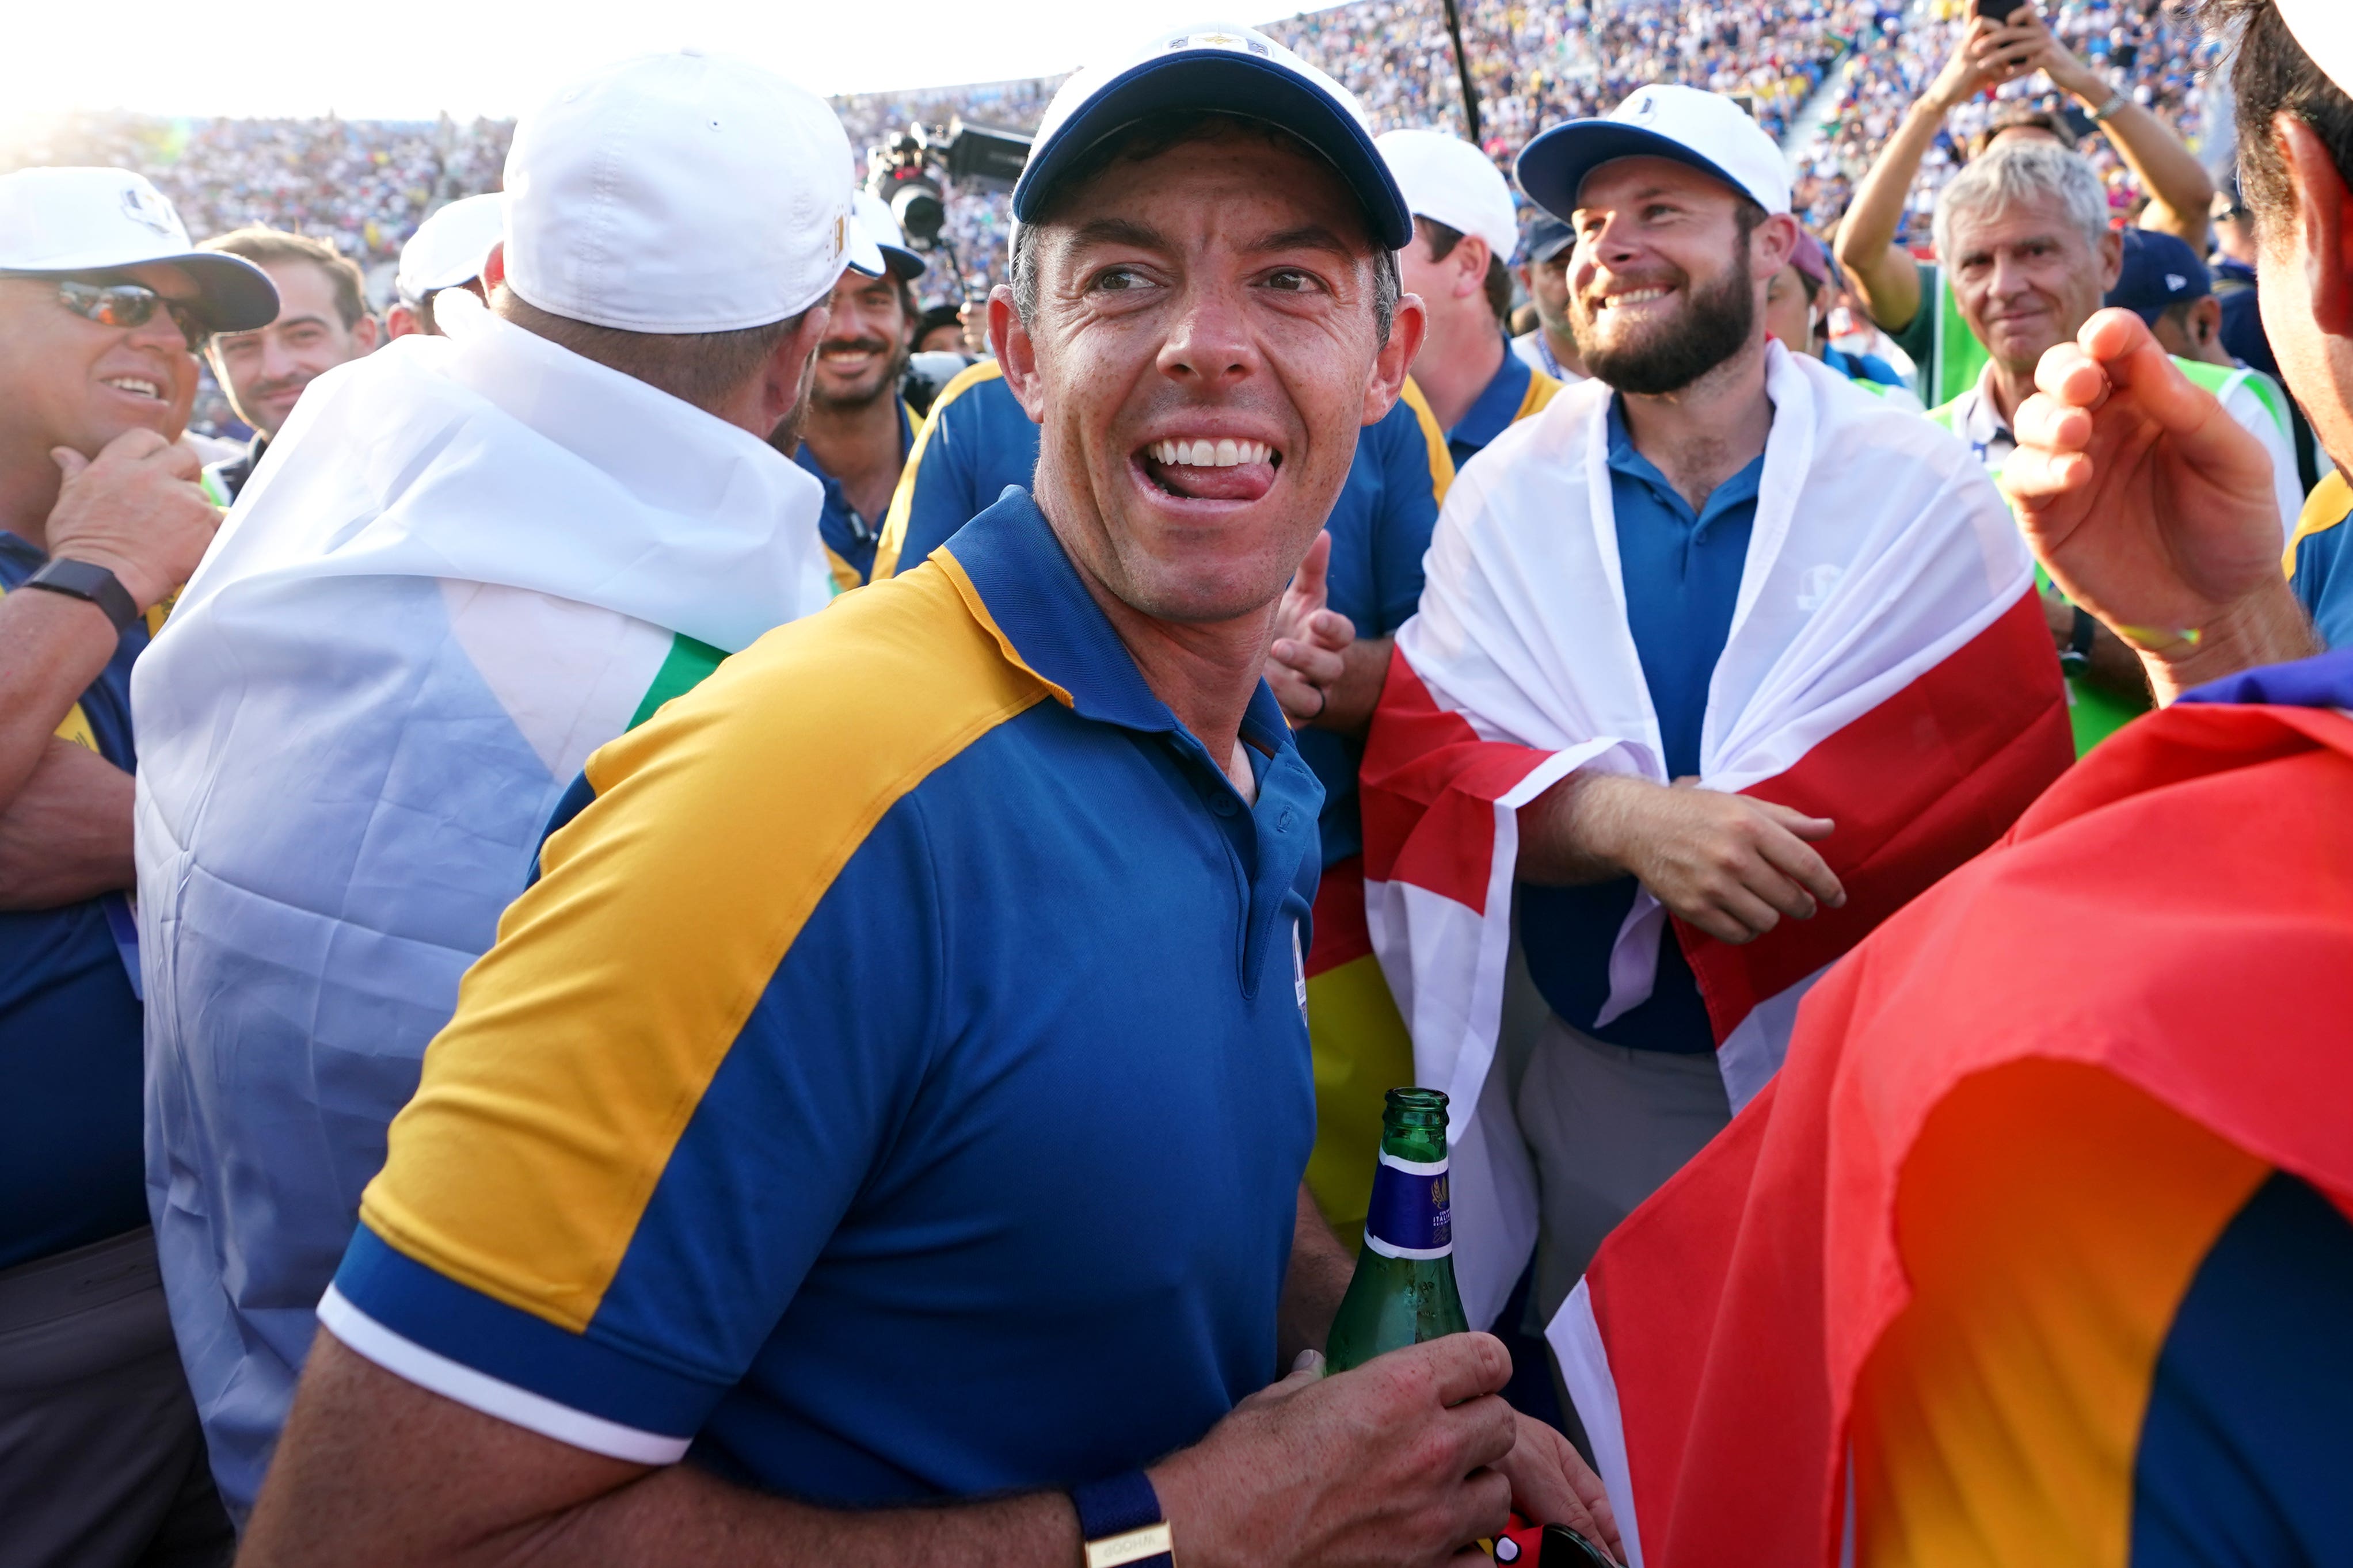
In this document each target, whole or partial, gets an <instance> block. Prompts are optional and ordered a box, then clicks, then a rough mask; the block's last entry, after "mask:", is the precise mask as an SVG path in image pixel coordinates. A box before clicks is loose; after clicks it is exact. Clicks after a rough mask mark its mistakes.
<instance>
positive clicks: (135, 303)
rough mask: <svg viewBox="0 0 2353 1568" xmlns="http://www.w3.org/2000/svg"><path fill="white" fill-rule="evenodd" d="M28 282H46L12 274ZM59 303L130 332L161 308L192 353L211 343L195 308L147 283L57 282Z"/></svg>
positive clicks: (87, 318) (210, 332)
mask: <svg viewBox="0 0 2353 1568" xmlns="http://www.w3.org/2000/svg"><path fill="white" fill-rule="evenodd" d="M8 276H11V277H16V278H23V279H26V281H28V282H37V283H39V282H47V281H49V279H47V278H45V277H42V276H41V275H39V274H37V273H34V274H28V273H22V272H19V273H12V274H8ZM56 283H57V289H58V304H60V305H63V306H64V307H65V308H66V309H67V310H71V311H72V312H73V313H74V314H75V315H77V316H79V317H80V318H81V319H82V320H84V321H96V322H97V323H98V324H99V325H100V326H101V327H121V328H123V329H124V330H126V331H127V330H129V329H131V328H133V327H143V326H145V325H146V324H147V323H148V322H149V321H153V320H154V319H155V311H156V310H157V308H158V307H160V308H162V309H163V310H168V311H170V312H171V316H172V324H173V325H174V326H176V327H178V328H179V329H180V336H181V337H182V339H184V340H185V342H186V343H187V345H188V352H189V353H203V352H204V347H205V345H206V343H208V342H211V341H212V336H213V330H212V328H211V326H210V325H208V324H207V323H206V321H205V319H204V317H203V315H202V314H200V313H199V312H198V310H197V309H196V307H195V304H194V303H192V302H190V301H187V300H167V299H165V298H164V296H163V295H161V294H158V293H157V292H155V290H154V289H150V288H148V287H147V285H145V284H144V283H89V282H84V281H83V280H82V279H79V278H59V279H56Z"/></svg>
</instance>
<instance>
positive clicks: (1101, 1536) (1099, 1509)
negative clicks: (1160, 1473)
mask: <svg viewBox="0 0 2353 1568" xmlns="http://www.w3.org/2000/svg"><path fill="white" fill-rule="evenodd" d="M1071 1505H1072V1506H1073V1507H1075V1508H1076V1509H1077V1510H1079V1535H1080V1537H1081V1539H1082V1540H1083V1541H1084V1542H1086V1549H1087V1568H1123V1565H1124V1564H1127V1563H1134V1564H1137V1565H1138V1568H1176V1543H1175V1542H1174V1540H1173V1539H1172V1538H1171V1537H1170V1535H1169V1533H1168V1521H1166V1520H1165V1519H1163V1518H1162V1517H1161V1514H1160V1494H1159V1493H1158V1492H1156V1491H1154V1490H1153V1489H1152V1479H1151V1478H1150V1477H1148V1476H1146V1475H1145V1473H1144V1472H1143V1471H1142V1470H1130V1471H1128V1472H1127V1474H1125V1475H1124V1476H1113V1478H1112V1479H1109V1480H1107V1481H1089V1482H1087V1483H1086V1484H1085V1485H1084V1486H1077V1487H1072V1488H1071Z"/></svg>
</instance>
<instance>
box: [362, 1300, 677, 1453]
mask: <svg viewBox="0 0 2353 1568" xmlns="http://www.w3.org/2000/svg"><path fill="white" fill-rule="evenodd" d="M319 1321H320V1323H321V1324H322V1325H323V1326H324V1327H325V1329H326V1330H327V1331H328V1332H329V1333H331V1334H332V1335H334V1336H335V1338H336V1339H337V1340H338V1341H340V1342H342V1343H343V1345H344V1347H345V1348H347V1349H349V1350H350V1351H352V1352H353V1353H354V1354H356V1355H360V1356H364V1357H365V1358H366V1359H367V1360H369V1361H371V1362H374V1363H375V1364H376V1365H378V1366H380V1367H382V1368H384V1370H385V1371H386V1372H388V1373H392V1374H393V1375H394V1376H396V1377H398V1378H401V1379H403V1380H405V1381H406V1382H409V1383H413V1384H416V1385H417V1387H419V1388H422V1389H426V1390H428V1391H430V1392H431V1393H434V1394H439V1395H441V1397H442V1398H444V1399H452V1400H455V1401H457V1402H458V1403H459V1404H460V1405H464V1406H465V1407H466V1408H467V1409H469V1410H479V1411H480V1412H481V1413H482V1414H483V1415H490V1416H495V1417H496V1418H497V1419H499V1420H501V1421H504V1422H507V1423H509V1424H510V1425H512V1426H521V1427H522V1428H523V1429H524V1430H525V1431H528V1432H536V1433H538V1434H539V1435H540V1436H543V1437H553V1438H554V1439H555V1440H556V1441H557V1442H559V1443H566V1444H569V1445H571V1446H572V1447H575V1448H586V1449H587V1450H588V1451H589V1452H590V1453H592V1454H602V1455H604V1456H605V1457H606V1458H611V1459H626V1460H628V1461H629V1462H630V1463H633V1464H639V1465H674V1464H676V1463H678V1461H679V1460H681V1459H682V1458H685V1457H686V1450H687V1446H688V1444H689V1443H690V1442H691V1439H690V1438H686V1437H671V1436H664V1435H663V1434H661V1433H659V1432H641V1431H639V1430H638V1429H637V1428H636V1427H634V1426H622V1425H620V1424H619V1423H618V1422H614V1421H607V1420H605V1419H603V1418H602V1417H601V1416H596V1415H589V1414H588V1413H587V1412H586V1411H582V1410H575V1409H573V1408H572V1407H571V1406H570V1405H559V1404H557V1403H556V1402H555V1401H554V1400H553V1399H548V1398H545V1397H543V1395H540V1394H533V1393H532V1392H531V1391H530V1390H529V1389H527V1388H517V1387H516V1386H515V1385H514V1384H511V1383H501V1382H500V1381H499V1380H498V1379H497V1378H495V1377H491V1376H488V1375H486V1374H484V1373H479V1372H476V1371H475V1370H474V1369H473V1368H471V1367H468V1366H460V1365H459V1363H456V1362H454V1361H451V1360H450V1359H449V1358H448V1356H445V1355H440V1354H438V1353H436V1352H432V1351H429V1350H427V1349H426V1348H425V1347H424V1346H423V1345H420V1344H418V1343H417V1342H415V1341H414V1340H409V1339H406V1338H404V1337H402V1336H401V1335H399V1334H396V1333H395V1332H393V1331H391V1330H390V1329H387V1328H385V1326H384V1325H383V1324H382V1323H379V1322H377V1321H375V1319H374V1318H371V1317H369V1316H368V1315H367V1314H366V1313H365V1312H363V1311H361V1310H359V1309H358V1308H357V1307H355V1306H353V1305H352V1303H351V1301H350V1300H349V1299H348V1298H346V1297H345V1296H344V1295H343V1292H342V1291H340V1290H338V1289H335V1288H334V1287H333V1286H332V1285H330V1286H328V1287H327V1294H326V1296H325V1297H324V1299H322V1300H321V1301H320V1302H319Z"/></svg>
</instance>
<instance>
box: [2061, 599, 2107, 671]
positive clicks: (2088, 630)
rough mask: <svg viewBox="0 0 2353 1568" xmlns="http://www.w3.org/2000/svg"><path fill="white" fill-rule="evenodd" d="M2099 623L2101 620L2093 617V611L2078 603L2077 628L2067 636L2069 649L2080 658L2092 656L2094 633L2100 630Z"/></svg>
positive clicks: (2076, 608) (2076, 611)
mask: <svg viewBox="0 0 2353 1568" xmlns="http://www.w3.org/2000/svg"><path fill="white" fill-rule="evenodd" d="M2099 625H2100V623H2099V622H2097V621H2095V620H2094V619H2093V618H2092V612H2091V611H2089V610H2087V609H2085V608H2084V606H2083V605H2076V606H2075V628H2074V630H2073V633H2072V634H2070V635H2069V637H2068V638H2067V651H2068V652H2069V653H2072V654H2073V655H2075V656H2076V657H2077V658H2091V657H2092V635H2093V633H2094V632H2095V631H2096V630H2098V628H2099Z"/></svg>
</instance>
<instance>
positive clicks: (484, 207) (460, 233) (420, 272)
mask: <svg viewBox="0 0 2353 1568" xmlns="http://www.w3.org/2000/svg"><path fill="white" fill-rule="evenodd" d="M506 213H507V199H506V197H504V196H503V195H500V194H498V193H497V192H495V191H493V192H491V193H490V194H489V195H480V196H462V197H460V198H459V199H458V200H457V201H454V202H451V203H449V204H448V205H446V206H441V207H437V208H436V209H434V212H433V216H430V217H428V218H427V219H426V220H425V221H424V222H423V223H421V224H418V225H417V232H416V233H415V234H412V235H410V236H409V237H408V243H407V244H406V245H404V246H402V247H400V268H399V270H398V271H396V272H395V273H394V274H393V278H392V287H393V290H394V292H396V293H397V294H398V295H399V296H400V297H401V298H402V299H403V300H406V301H407V302H408V304H409V305H410V306H411V307H412V308H414V307H415V306H417V305H420V304H422V303H424V300H425V297H426V296H427V295H428V294H431V293H434V292H435V291H437V290H438V289H455V288H456V287H457V286H458V285H459V284H460V283H471V282H472V281H473V280H474V279H477V278H480V276H481V275H482V263H483V262H484V261H486V260H488V259H489V258H490V254H491V247H492V246H493V245H496V244H497V243H498V242H499V240H500V239H501V237H503V236H504V235H505V234H506V229H507V222H506Z"/></svg>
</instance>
